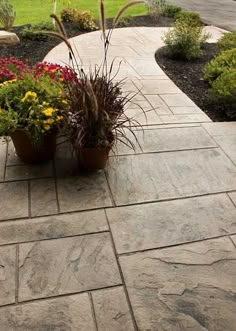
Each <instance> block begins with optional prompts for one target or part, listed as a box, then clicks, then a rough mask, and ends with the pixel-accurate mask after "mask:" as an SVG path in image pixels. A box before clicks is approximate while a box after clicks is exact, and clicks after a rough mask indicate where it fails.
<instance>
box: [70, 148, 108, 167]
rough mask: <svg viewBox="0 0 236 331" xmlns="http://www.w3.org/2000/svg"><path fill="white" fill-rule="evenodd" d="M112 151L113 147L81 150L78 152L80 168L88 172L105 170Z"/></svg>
mask: <svg viewBox="0 0 236 331" xmlns="http://www.w3.org/2000/svg"><path fill="white" fill-rule="evenodd" d="M110 150H111V147H95V148H86V147H84V148H79V149H78V150H77V151H76V154H77V158H78V163H79V167H80V168H82V169H83V170H88V171H93V170H99V169H104V168H105V167H106V164H107V160H108V154H109V152H110Z"/></svg>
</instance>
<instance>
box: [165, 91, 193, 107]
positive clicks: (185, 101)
mask: <svg viewBox="0 0 236 331" xmlns="http://www.w3.org/2000/svg"><path fill="white" fill-rule="evenodd" d="M160 97H161V98H162V99H163V100H164V101H165V103H166V104H167V105H168V106H169V107H195V106H196V105H195V103H194V102H193V101H192V100H191V99H189V97H187V95H185V94H183V93H179V94H161V95H160Z"/></svg>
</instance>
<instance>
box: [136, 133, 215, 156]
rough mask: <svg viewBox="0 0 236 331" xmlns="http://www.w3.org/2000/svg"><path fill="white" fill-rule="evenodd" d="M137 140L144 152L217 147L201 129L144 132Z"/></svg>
mask: <svg viewBox="0 0 236 331" xmlns="http://www.w3.org/2000/svg"><path fill="white" fill-rule="evenodd" d="M139 140H140V144H141V147H142V149H143V151H144V152H160V151H162V152H163V151H174V150H183V149H195V148H206V147H217V145H216V143H215V142H214V141H213V139H212V138H211V137H210V136H209V135H208V134H207V133H206V132H205V130H204V129H202V128H201V127H195V128H171V129H159V130H145V132H144V134H143V137H142V136H140V139H139Z"/></svg>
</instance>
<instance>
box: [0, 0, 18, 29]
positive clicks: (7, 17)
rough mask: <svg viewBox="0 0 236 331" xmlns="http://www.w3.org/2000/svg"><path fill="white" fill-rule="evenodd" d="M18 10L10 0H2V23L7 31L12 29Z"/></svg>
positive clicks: (0, 0) (0, 10)
mask: <svg viewBox="0 0 236 331" xmlns="http://www.w3.org/2000/svg"><path fill="white" fill-rule="evenodd" d="M15 18H16V12H15V11H14V9H13V6H12V4H11V3H10V1H9V0H0V23H1V24H2V26H3V28H4V29H5V30H6V31H11V30H12V27H13V23H14V21H15Z"/></svg>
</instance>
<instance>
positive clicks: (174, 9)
mask: <svg viewBox="0 0 236 331" xmlns="http://www.w3.org/2000/svg"><path fill="white" fill-rule="evenodd" d="M181 11H182V9H181V7H178V6H174V5H168V4H166V5H165V7H164V9H163V12H162V15H163V16H165V17H170V18H175V17H176V15H178V14H179V13H181Z"/></svg>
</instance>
